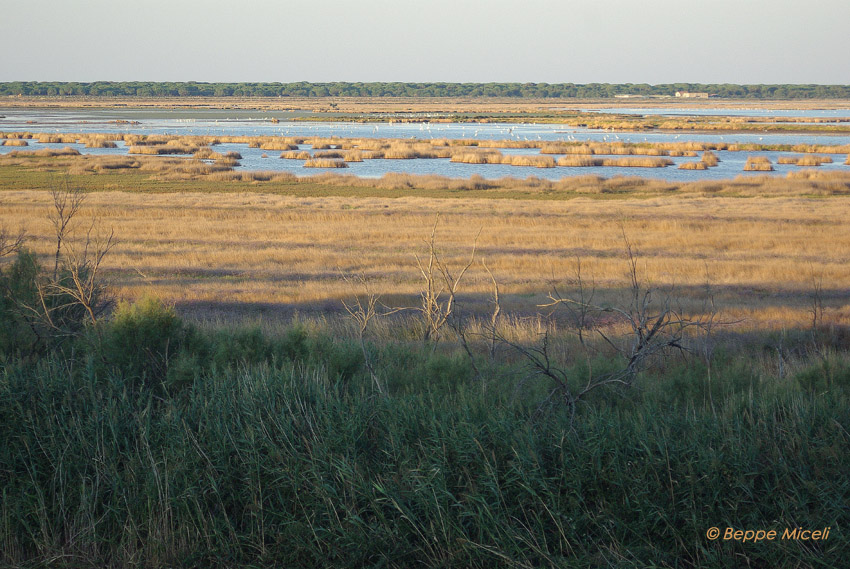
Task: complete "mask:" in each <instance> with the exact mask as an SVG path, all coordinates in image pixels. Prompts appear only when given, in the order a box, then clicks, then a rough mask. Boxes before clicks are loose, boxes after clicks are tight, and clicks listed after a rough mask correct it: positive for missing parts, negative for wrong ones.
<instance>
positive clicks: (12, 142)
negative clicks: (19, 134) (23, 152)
mask: <svg viewBox="0 0 850 569" xmlns="http://www.w3.org/2000/svg"><path fill="white" fill-rule="evenodd" d="M3 146H29V142H27V141H26V140H24V139H22V138H10V139H8V140H4V141H3Z"/></svg>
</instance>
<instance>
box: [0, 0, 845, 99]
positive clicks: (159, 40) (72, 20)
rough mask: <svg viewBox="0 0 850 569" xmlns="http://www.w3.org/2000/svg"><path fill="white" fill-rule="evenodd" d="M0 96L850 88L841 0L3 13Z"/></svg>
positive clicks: (131, 3) (515, 0)
mask: <svg viewBox="0 0 850 569" xmlns="http://www.w3.org/2000/svg"><path fill="white" fill-rule="evenodd" d="M0 37H2V38H3V44H4V49H3V52H4V53H3V56H2V58H0V81H15V80H22V81H23V80H26V81H95V80H111V81H131V80H139V81H209V82H217V81H228V82H240V81H280V82H292V81H314V82H322V81H413V82H427V81H447V82H486V81H517V82H548V83H591V82H609V83H651V84H658V83H675V82H699V83H825V84H850V0H806V1H805V2H803V1H801V0H794V1H791V0H714V1H709V0H522V1H519V0H427V1H426V0H421V1H406V0H325V1H322V0H312V1H308V0H304V1H300V2H291V1H286V0H147V1H139V0H0Z"/></svg>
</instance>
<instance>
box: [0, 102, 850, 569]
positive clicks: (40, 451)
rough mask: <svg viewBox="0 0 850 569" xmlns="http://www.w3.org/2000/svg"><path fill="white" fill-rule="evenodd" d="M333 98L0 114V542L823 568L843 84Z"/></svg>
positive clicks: (844, 227) (341, 561)
mask: <svg viewBox="0 0 850 569" xmlns="http://www.w3.org/2000/svg"><path fill="white" fill-rule="evenodd" d="M231 102H232V101H228V104H229V103H231ZM330 102H331V101H330V100H326V99H319V100H311V103H310V104H311V105H314V106H313V107H310V108H308V109H306V110H304V109H299V110H298V111H292V112H305V113H307V114H305V116H308V117H309V118H311V121H307V122H302V121H287V120H285V117H281V118H280V119H279V122H277V123H273V122H271V121H270V120H268V119H269V118H273V117H269V116H265V117H264V116H263V115H262V114H261V113H260V112H259V111H257V110H253V111H247V112H248V113H254V114H252V117H253V116H255V118H256V119H257V120H250V121H246V120H241V119H242V118H245V117H244V116H241V117H240V120H238V121H233V122H232V123H229V124H225V125H222V124H221V123H222V122H226V121H225V119H224V118H222V117H226V116H232V115H230V111H228V110H217V111H215V112H221V113H223V114H222V115H219V118H218V119H215V118H212V117H213V116H214V115H206V118H204V119H203V121H202V124H199V122H198V120H197V119H198V117H199V116H201V115H196V114H194V113H195V111H194V110H191V109H190V110H188V111H187V112H188V115H185V116H183V115H181V117H180V118H175V119H168V118H163V116H164V115H166V114H167V113H168V112H170V111H166V110H164V109H161V108H152V109H151V110H152V111H153V112H154V113H156V114H157V116H156V117H155V118H150V117H148V118H145V117H144V116H140V115H136V114H133V113H135V112H136V111H132V112H129V113H128V112H127V111H126V110H124V109H119V108H110V107H108V106H107V107H104V108H101V109H97V112H98V113H102V114H100V117H101V119H102V120H101V122H98V123H97V124H89V123H85V124H84V123H83V122H82V121H84V120H86V121H88V120H89V119H90V118H91V116H90V115H87V114H86V113H90V112H91V111H90V110H89V109H79V108H73V109H71V110H68V109H60V111H59V112H56V110H55V109H53V110H49V111H45V110H44V107H40V106H38V105H31V106H26V105H24V106H22V107H17V108H16V109H4V110H3V111H2V112H0V115H5V116H6V119H0V131H2V135H0V138H2V139H4V140H5V141H6V142H7V143H11V144H8V148H7V146H6V145H4V146H2V147H0V228H2V229H3V231H2V234H0V254H2V257H0V283H1V284H2V289H0V290H2V296H0V319H2V320H0V321H2V323H3V326H2V330H0V422H2V425H3V429H4V432H6V433H11V435H9V436H7V437H6V440H5V442H4V443H3V444H2V445H0V485H2V488H3V490H2V492H3V500H2V505H0V544H2V545H0V564H6V565H10V566H46V565H51V566H63V567H77V566H81V565H91V564H98V565H108V566H114V567H125V566H145V567H147V566H163V565H171V566H182V567H194V566H208V565H212V566H264V567H265V566H268V567H271V566H296V567H319V566H321V567H351V566H367V565H368V566H373V565H381V566H388V567H408V566H412V565H425V566H433V567H598V566H622V567H627V566H649V565H651V564H655V565H656V566H679V567H724V566H729V567H731V566H736V565H737V564H740V563H741V559H746V560H747V563H749V564H750V565H751V566H763V567H772V566H794V567H822V566H839V564H840V562H841V560H842V559H844V558H845V557H846V555H847V553H848V540H847V539H846V536H845V535H844V534H845V533H846V531H847V525H848V521H850V516H848V512H847V509H846V506H845V504H846V503H847V498H848V490H850V489H849V488H848V486H847V483H846V480H847V479H848V470H847V465H846V460H845V457H846V455H847V452H848V450H850V434H848V431H850V352H848V350H850V263H848V251H850V197H848V196H850V169H848V168H850V166H848V164H847V163H846V162H847V161H848V158H847V156H848V153H850V140H848V138H847V136H846V135H844V134H840V133H839V134H838V135H835V134H825V133H824V132H823V131H822V130H819V128H820V127H824V128H826V127H827V126H828V127H829V128H832V127H839V128H841V125H842V124H843V123H841V122H839V121H837V120H835V121H832V119H833V118H835V116H837V115H834V116H832V117H829V118H830V120H831V122H835V124H830V125H826V126H825V125H823V124H820V123H818V124H815V125H806V124H801V123H802V122H804V121H803V119H806V121H805V122H815V123H817V120H815V119H818V117H811V116H807V115H806V113H805V112H803V111H800V112H798V113H797V114H796V117H797V118H800V119H801V121H800V122H795V121H792V120H790V119H791V118H794V116H795V115H793V114H792V115H789V116H783V117H779V118H776V120H773V119H771V120H767V119H765V120H758V121H756V122H745V121H739V122H737V123H735V124H737V126H736V127H735V128H734V129H733V128H731V127H730V128H725V129H723V130H724V131H725V133H724V134H717V133H715V134H712V133H706V132H703V133H700V134H693V135H681V136H679V138H676V137H677V136H678V134H679V133H672V132H670V133H660V132H647V131H644V130H642V129H641V128H638V129H636V130H634V131H625V130H617V128H619V127H616V128H615V130H613V131H612V130H611V128H614V127H612V125H613V122H611V121H613V120H614V118H616V120H625V119H621V117H620V116H619V115H623V116H625V115H627V114H628V113H625V112H622V113H619V115H618V116H617V117H601V118H598V119H597V120H599V121H600V122H599V123H598V124H596V123H589V122H588V123H586V126H585V127H576V128H574V129H565V128H564V127H563V125H557V126H553V125H548V124H543V123H526V122H523V123H517V124H512V123H509V122H505V123H495V124H494V123H488V122H485V123H475V124H472V123H464V122H450V123H438V122H433V123H419V124H415V123H413V124H411V123H408V122H404V123H393V124H389V123H380V124H376V123H373V122H371V119H372V118H374V117H372V116H371V115H366V114H363V115H358V116H360V118H362V119H363V121H364V122H362V123H360V122H355V123H348V122H339V121H337V122H333V121H324V120H322V121H315V120H312V119H315V118H316V116H315V113H316V112H319V110H318V109H319V108H320V107H321V108H323V109H325V110H328V109H329V107H328V106H329V104H330ZM473 103H474V102H465V103H463V105H468V106H462V107H461V106H459V107H458V108H460V109H461V110H462V111H463V112H468V113H470V114H473V113H475V112H479V111H480V113H479V114H482V115H483V114H486V113H491V114H492V113H496V112H505V113H507V112H518V113H519V112H520V111H521V112H522V113H526V112H527V113H531V112H536V111H532V109H531V108H528V107H525V106H523V105H530V104H538V103H525V102H522V103H520V102H513V103H510V104H513V105H517V109H519V111H518V110H517V109H504V108H499V107H497V106H493V107H488V108H483V105H484V103H479V104H480V105H482V108H478V109H476V108H475V107H474V105H473ZM676 103H677V104H682V103H681V102H678V101H677V102H676ZM711 103H712V104H715V105H721V104H723V105H725V104H726V102H725V101H724V102H721V103H717V102H715V101H712V102H711ZM92 104H94V103H92ZM334 104H336V105H337V107H335V109H336V110H337V111H338V110H339V109H340V108H341V107H344V106H346V105H349V106H350V108H348V107H347V108H345V109H344V112H350V113H352V114H354V115H356V114H357V112H356V111H355V110H354V109H360V110H362V109H363V108H365V106H366V105H372V107H368V108H369V109H370V111H369V112H370V113H371V112H372V111H374V112H386V109H387V105H401V104H403V103H399V102H397V101H390V102H386V101H381V100H368V101H367V100H363V101H340V102H339V103H337V102H334ZM427 104H428V105H430V104H432V103H430V102H429V103H427ZM433 104H434V105H437V103H433ZM487 104H488V105H495V104H494V103H487ZM505 104H508V103H505ZM559 104H560V105H563V104H562V103H559ZM630 104H631V105H634V104H635V103H634V102H631V103H630ZM670 104H672V103H670ZM458 105H460V103H458ZM588 105H593V106H594V107H595V108H593V109H588V110H598V109H599V108H601V107H602V105H600V104H599V102H594V103H588ZM764 105H765V106H766V107H770V105H769V104H768V103H764ZM842 105H844V106H842ZM258 106H259V105H258ZM668 106H669V105H668ZM802 106H804V105H801V107H802ZM836 106H837V108H838V110H839V111H840V110H842V109H846V108H848V107H847V106H846V105H845V104H844V102H840V103H836ZM443 108H445V107H443ZM21 109H22V110H21ZM423 109H425V110H423ZM423 109H419V110H417V111H416V112H419V111H422V112H431V111H433V109H431V108H430V107H427V105H425V104H424V103H423ZM454 110H455V109H452V112H454ZM17 111H21V113H22V114H20V115H15V112H17ZM485 111H486V112H485ZM66 112H67V113H68V114H63V113H66ZM180 112H183V111H182V110H181V111H180ZM204 112H209V111H204ZM322 112H324V111H322ZM334 112H336V111H334ZM399 112H401V111H399ZM405 112H406V111H405ZM24 113H25V114H27V116H29V117H30V118H28V119H26V120H34V121H36V122H34V123H29V124H26V122H25V121H24V123H21V124H10V122H9V121H20V119H21V118H22V117H23V116H24ZM48 113H52V115H51V116H50V117H48ZM837 113H838V114H841V113H840V112H837ZM847 113H848V114H850V111H847ZM520 114H521V113H520ZM586 114H587V115H590V114H594V113H589V112H588V113H586ZM595 114H599V113H595ZM780 114H781V113H780ZM814 114H818V113H814ZM821 114H822V113H821ZM72 115H73V118H72V119H70V120H66V119H68V117H69V116H72ZM190 115H191V116H190ZM58 116H61V117H63V118H61V119H60V120H57V117H58ZM186 116H190V118H188V119H187V118H186ZM9 117H12V118H11V119H10V118H9ZM16 117H17V118H16ZM32 117H36V118H32ZM83 117H88V118H83ZM336 118H338V117H336ZM490 118H492V117H490ZM733 118H735V117H733ZM838 118H841V117H838ZM119 119H120V120H122V121H127V122H122V123H109V121H111V120H119ZM726 119H729V117H725V118H724V119H723V120H721V121H719V122H720V123H723V124H732V122H733V121H731V119H730V120H729V122H724V121H725V120H726ZM779 119H782V120H779ZM808 119H812V120H811V121H809V120H808ZM215 120H219V121H220V122H219V124H218V125H216V124H214V121H215ZM581 120H582V121H584V120H586V115H585V114H582V116H581ZM641 120H642V121H644V123H646V121H647V120H648V119H645V118H642V119H641ZM653 120H654V119H653ZM671 120H672V121H673V122H671V123H670V124H671V125H672V124H674V123H675V121H679V124H680V125H685V124H686V123H685V122H684V121H685V120H686V119H682V118H681V117H673V118H672V119H671ZM710 120H711V121H714V122H718V119H716V118H712V119H710ZM132 121H138V124H129V123H130V122H132ZM147 121H150V122H147ZM162 121H168V122H167V124H166V123H164V122H162ZM211 122H212V123H213V124H211ZM603 123H604V124H605V125H607V126H605V127H604V128H607V129H608V130H604V131H602V130H600V131H598V132H593V130H594V128H595V127H602V125H603ZM765 123H770V125H771V126H770V127H769V128H767V129H764V128H762V129H760V130H758V131H757V132H756V133H754V132H752V131H751V127H750V126H741V125H754V124H758V125H760V126H762V127H763V126H765ZM698 124H700V125H701V126H700V128H701V129H703V130H705V131H708V130H710V129H708V128H704V127H705V126H706V125H707V124H708V122H700V123H698ZM718 124H719V123H718ZM787 124H793V125H794V127H795V128H799V129H802V130H800V131H799V132H797V131H795V132H793V133H789V132H788V131H787V130H785V129H784V128H779V127H780V126H782V125H787ZM633 126H634V125H633ZM812 126H814V127H816V128H814V129H810V127H812ZM739 127H740V128H739ZM653 128H654V127H653ZM255 130H256V132H254V131H255ZM671 130H682V129H681V128H678V129H674V128H672V127H671ZM615 136H616V138H615ZM411 137H413V138H411ZM721 137H723V139H721ZM24 143H25V144H24ZM263 156H265V157H263ZM370 168H372V169H370ZM659 173H660V174H659ZM727 526H728V527H734V528H744V529H747V528H761V527H765V528H768V529H777V528H778V529H780V530H781V529H782V528H784V527H786V526H788V527H803V528H812V529H816V528H821V527H824V526H831V528H832V530H831V532H832V537H830V539H829V540H822V541H809V542H805V543H803V542H798V541H793V540H786V541H774V542H769V543H768V542H762V543H740V542H737V543H732V542H723V541H722V540H720V541H711V540H709V539H707V538H706V537H705V534H706V530H708V529H709V528H711V527H722V528H725V527H727Z"/></svg>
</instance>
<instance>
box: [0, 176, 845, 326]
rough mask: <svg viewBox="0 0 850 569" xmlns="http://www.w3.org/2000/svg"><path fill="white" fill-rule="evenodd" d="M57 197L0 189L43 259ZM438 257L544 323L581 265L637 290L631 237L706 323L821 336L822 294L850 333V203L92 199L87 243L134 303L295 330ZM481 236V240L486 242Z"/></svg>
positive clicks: (193, 196) (8, 222) (404, 296)
mask: <svg viewBox="0 0 850 569" xmlns="http://www.w3.org/2000/svg"><path fill="white" fill-rule="evenodd" d="M50 206H51V198H50V194H49V192H46V191H38V190H13V189H6V190H4V191H3V192H0V225H3V226H5V227H11V228H15V227H18V226H23V227H26V229H27V232H28V234H29V236H30V240H29V242H28V245H29V246H30V247H32V248H34V249H35V250H37V251H38V252H39V253H41V254H43V255H45V256H46V257H45V258H47V256H48V255H49V254H50V252H51V248H52V247H55V241H54V238H53V229H52V227H51V225H50V223H49V221H48V219H47V215H48V210H49V207H50ZM438 218H439V221H438V226H437V239H436V240H437V243H438V246H439V251H440V253H441V255H442V256H443V258H444V259H445V260H446V261H448V264H449V265H450V266H453V267H460V266H462V265H463V264H464V263H465V262H466V261H467V260H468V258H469V256H470V254H471V252H472V247H473V244H476V252H475V255H476V263H475V264H474V265H473V266H472V268H471V269H470V271H469V273H468V274H467V276H466V277H465V279H464V281H463V283H462V286H461V289H460V292H461V294H462V300H463V301H464V303H465V305H466V306H468V307H470V308H472V309H478V310H482V311H484V310H487V308H488V302H489V294H490V291H491V289H492V284H491V281H490V278H489V276H488V274H487V272H486V270H485V269H484V268H483V267H482V266H481V264H480V263H479V261H484V262H486V264H487V267H489V268H490V270H491V271H492V272H493V274H494V275H495V277H496V279H497V280H498V282H499V285H500V287H501V291H502V302H503V307H504V309H505V311H506V312H509V313H514V314H520V315H527V314H531V313H536V312H537V311H538V308H537V305H538V304H540V303H541V302H543V301H544V300H545V297H546V293H547V292H548V291H550V290H551V289H552V287H553V286H558V287H560V288H561V290H564V291H567V290H568V289H569V287H570V281H571V280H572V281H573V284H574V278H575V271H576V267H577V261H578V260H579V259H580V260H581V267H582V277H583V279H584V280H585V282H586V283H592V284H593V286H595V287H596V288H597V291H598V292H597V294H598V297H597V298H598V300H600V301H611V302H615V301H616V300H617V299H619V298H621V297H622V294H623V292H624V289H625V288H626V287H627V285H628V279H627V270H626V269H627V263H626V259H625V255H624V251H625V244H624V237H623V234H624V233H625V235H626V236H627V238H628V239H629V240H630V241H631V243H632V245H633V247H634V249H635V251H636V254H637V258H638V267H639V271H640V273H641V275H642V277H643V278H644V279H645V281H646V282H647V283H651V284H652V285H654V286H657V287H658V288H659V289H660V290H659V293H658V294H669V295H670V297H671V298H675V299H677V301H678V302H681V303H682V306H683V307H684V308H685V309H686V310H687V311H689V312H692V313H699V312H700V311H701V310H703V308H704V306H703V301H704V298H705V290H706V285H707V284H710V286H711V289H712V293H713V294H714V296H715V298H716V301H717V306H718V308H719V309H720V312H721V314H722V316H723V318H724V319H726V320H735V321H740V322H739V324H737V326H738V327H741V328H743V329H756V328H759V329H761V328H767V329H781V328H784V327H805V326H806V325H808V323H810V322H811V317H812V315H811V307H812V303H813V298H814V296H813V294H814V291H815V290H816V289H820V290H821V292H820V299H821V300H822V301H823V304H824V306H825V312H824V320H825V321H829V322H833V323H841V324H850V294H848V292H850V291H849V290H848V289H850V287H848V283H850V263H848V259H847V255H848V251H850V201H848V200H847V198H844V197H829V198H811V197H798V196H785V197H774V198H762V197H752V198H726V197H699V196H675V197H652V198H646V199H631V198H624V199H615V200H604V201H602V200H593V199H588V198H576V199H572V200H568V201H546V200H542V201H541V200H536V201H525V200H492V199H474V198H470V199H435V198H414V197H405V198H392V199H390V198H376V197H372V198H368V197H364V198H356V197H315V198H305V197H293V196H282V195H272V194H266V193H261V192H252V193H238V192H229V193H218V192H217V193H196V192H183V193H159V194H141V193H130V192H119V191H109V192H93V193H89V194H88V195H87V196H86V199H85V202H84V208H83V210H82V212H81V214H80V216H79V219H78V220H77V233H78V234H82V233H84V231H85V229H87V228H88V226H89V225H90V223H91V220H93V219H96V223H97V227H98V228H100V230H101V231H106V230H108V229H109V228H114V230H115V233H116V237H117V238H118V240H119V242H118V245H117V246H116V247H115V248H114V249H113V250H112V251H111V253H110V255H109V257H108V259H107V262H106V269H107V271H108V272H109V274H110V278H111V281H112V283H113V285H114V286H115V291H116V293H117V294H118V296H119V297H123V298H138V297H140V296H142V295H144V294H148V293H152V294H154V295H157V296H159V297H161V298H162V299H164V300H166V301H168V302H173V303H176V304H177V305H178V307H179V308H181V310H182V311H184V312H185V313H186V314H188V315H193V316H195V317H198V318H206V317H210V316H215V317H224V318H227V319H231V318H236V319H238V318H242V317H245V316H248V317H252V316H256V315H257V314H263V315H264V316H265V317H266V318H269V319H272V320H273V319H275V318H289V317H291V316H292V315H293V313H295V312H299V313H302V314H314V315H315V314H319V313H322V314H324V313H338V312H340V311H341V303H340V301H341V300H342V299H345V298H350V297H351V296H352V295H353V294H355V293H356V292H360V291H358V290H356V289H354V288H352V285H350V284H349V283H348V282H346V281H345V280H344V279H343V278H342V276H343V275H349V276H350V275H353V274H363V275H365V276H366V277H367V279H368V280H369V282H370V286H371V287H372V289H373V290H374V291H375V292H377V293H380V294H381V295H383V297H384V300H385V302H387V303H388V304H391V305H396V306H401V305H413V304H415V302H416V299H417V295H418V293H419V291H420V290H421V285H422V282H421V280H422V279H421V276H420V275H419V272H418V269H417V265H416V256H417V255H419V256H420V257H425V256H427V246H426V243H425V241H426V239H427V237H428V235H429V233H430V231H431V228H432V227H433V225H434V223H435V221H436V220H437V219H438ZM479 231H480V236H479V237H478V240H477V243H476V241H475V240H476V234H478V232H479Z"/></svg>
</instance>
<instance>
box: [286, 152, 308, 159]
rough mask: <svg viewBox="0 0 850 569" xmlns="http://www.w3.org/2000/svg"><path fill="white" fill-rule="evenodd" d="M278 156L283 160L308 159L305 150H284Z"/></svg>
mask: <svg viewBox="0 0 850 569" xmlns="http://www.w3.org/2000/svg"><path fill="white" fill-rule="evenodd" d="M280 157H281V158H283V159H285V160H309V159H310V153H309V152H308V151H306V150H298V151H295V150H285V151H283V152H281V153H280Z"/></svg>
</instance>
